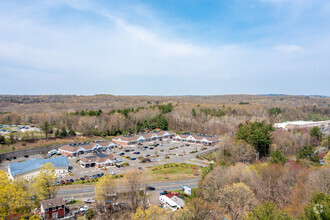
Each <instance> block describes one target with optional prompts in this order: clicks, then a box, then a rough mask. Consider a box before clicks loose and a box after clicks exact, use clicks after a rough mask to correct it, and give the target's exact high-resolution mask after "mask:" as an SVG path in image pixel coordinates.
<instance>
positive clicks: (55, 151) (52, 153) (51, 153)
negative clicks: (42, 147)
mask: <svg viewBox="0 0 330 220" xmlns="http://www.w3.org/2000/svg"><path fill="white" fill-rule="evenodd" d="M55 154H57V150H51V151H48V156H49V157H51V156H53V155H55Z"/></svg>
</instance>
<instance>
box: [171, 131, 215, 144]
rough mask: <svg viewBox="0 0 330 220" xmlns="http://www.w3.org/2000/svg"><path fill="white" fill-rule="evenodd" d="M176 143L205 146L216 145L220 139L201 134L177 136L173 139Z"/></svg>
mask: <svg viewBox="0 0 330 220" xmlns="http://www.w3.org/2000/svg"><path fill="white" fill-rule="evenodd" d="M173 140H174V141H180V142H186V143H195V144H203V145H211V146H212V145H215V144H216V143H217V142H219V141H220V138H219V137H217V136H208V135H201V134H177V135H175V136H174V137H173Z"/></svg>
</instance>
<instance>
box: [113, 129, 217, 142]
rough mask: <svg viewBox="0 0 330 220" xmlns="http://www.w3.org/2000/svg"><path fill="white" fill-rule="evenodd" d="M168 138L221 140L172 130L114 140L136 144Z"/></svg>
mask: <svg viewBox="0 0 330 220" xmlns="http://www.w3.org/2000/svg"><path fill="white" fill-rule="evenodd" d="M168 138H170V139H172V140H174V141H179V142H187V143H196V144H203V145H215V144H216V143H217V142H219V141H220V138H219V137H217V136H208V135H201V134H190V133H185V134H176V133H174V132H172V131H155V132H149V133H144V134H135V135H127V136H118V137H115V138H113V139H112V141H113V142H114V143H116V144H120V145H123V146H126V145H134V144H138V143H144V142H150V141H154V140H163V139H168Z"/></svg>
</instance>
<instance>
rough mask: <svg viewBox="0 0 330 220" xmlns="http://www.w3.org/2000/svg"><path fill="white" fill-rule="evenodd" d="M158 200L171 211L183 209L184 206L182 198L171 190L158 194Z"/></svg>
mask: <svg viewBox="0 0 330 220" xmlns="http://www.w3.org/2000/svg"><path fill="white" fill-rule="evenodd" d="M159 201H160V202H161V203H162V204H163V206H164V207H167V208H169V209H171V210H173V211H176V210H178V209H183V208H184V206H185V203H184V201H183V199H181V198H179V197H178V196H176V195H175V194H173V193H171V192H168V193H166V194H165V195H161V196H159Z"/></svg>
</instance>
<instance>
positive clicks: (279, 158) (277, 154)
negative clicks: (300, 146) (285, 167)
mask: <svg viewBox="0 0 330 220" xmlns="http://www.w3.org/2000/svg"><path fill="white" fill-rule="evenodd" d="M270 156H271V162H272V163H280V164H284V163H286V162H287V161H288V158H287V157H286V156H285V155H284V153H283V152H282V151H279V150H277V151H274V152H272V153H271V154H270Z"/></svg>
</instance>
